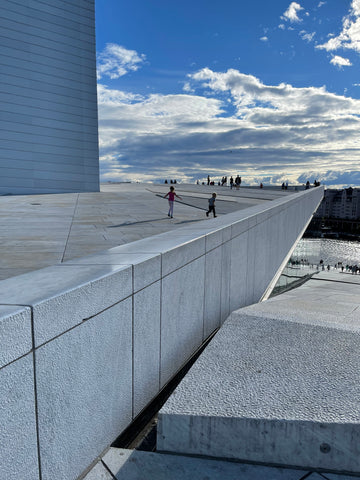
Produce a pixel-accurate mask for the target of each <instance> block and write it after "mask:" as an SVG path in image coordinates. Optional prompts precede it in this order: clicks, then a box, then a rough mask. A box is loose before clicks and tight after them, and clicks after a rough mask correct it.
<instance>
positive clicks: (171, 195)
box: [164, 187, 182, 218]
mask: <svg viewBox="0 0 360 480" xmlns="http://www.w3.org/2000/svg"><path fill="white" fill-rule="evenodd" d="M166 197H168V199H169V213H168V217H170V218H173V212H174V201H175V197H177V198H180V200H182V198H181V197H180V195H176V193H175V188H174V187H170V191H169V192H168V193H167V194H166V195H165V196H164V198H166Z"/></svg>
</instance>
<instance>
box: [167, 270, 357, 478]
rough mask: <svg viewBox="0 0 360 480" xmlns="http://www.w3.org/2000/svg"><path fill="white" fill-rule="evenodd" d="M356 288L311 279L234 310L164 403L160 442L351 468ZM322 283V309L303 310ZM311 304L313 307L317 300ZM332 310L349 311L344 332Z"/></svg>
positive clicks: (187, 449)
mask: <svg viewBox="0 0 360 480" xmlns="http://www.w3.org/2000/svg"><path fill="white" fill-rule="evenodd" d="M322 278H324V277H322ZM341 286H342V289H341ZM333 287H334V289H333V290H332V288H333ZM354 288H355V289H356V291H357V294H356V292H355V291H351V292H349V291H348V289H349V284H342V285H341V283H338V282H335V283H333V282H329V281H320V282H319V281H318V282H316V281H315V280H314V281H311V282H308V283H307V284H305V285H304V286H302V287H300V288H298V289H296V290H293V291H291V292H289V293H288V294H284V295H281V296H279V297H275V298H273V299H271V300H270V301H267V302H263V303H261V304H258V305H252V306H250V307H247V308H244V309H241V310H238V311H237V312H233V313H232V315H231V317H230V318H229V319H228V320H227V321H226V322H225V324H224V325H223V327H222V329H221V330H220V331H219V332H218V333H217V335H216V336H215V338H214V339H213V340H212V342H211V343H210V344H209V346H208V347H207V348H206V350H205V351H204V352H203V354H202V355H201V356H200V358H199V359H198V360H197V362H196V363H195V364H194V366H193V367H192V368H191V370H190V371H189V373H188V374H187V375H186V377H185V378H184V379H183V381H182V382H181V384H180V385H179V386H178V388H177V389H176V390H175V392H174V393H173V395H172V396H171V397H170V398H169V400H168V401H167V403H166V404H165V405H164V407H163V408H162V410H161V412H160V415H159V431H158V448H159V449H160V450H167V451H171V452H178V453H187V454H200V455H210V456H216V457H223V458H236V459H239V460H250V461H259V462H269V463H275V464H276V463H277V464H283V465H296V466H300V467H304V468H307V467H312V468H324V469H330V470H338V471H339V472H344V471H348V472H356V473H358V474H359V473H360V449H359V444H360V415H359V409H358V398H359V395H360V387H359V385H360V373H359V372H360V359H359V356H358V351H359V349H360V333H359V323H360V316H359V314H358V312H359V310H358V306H359V301H360V297H359V292H360V285H359V284H357V285H355V286H354ZM341 291H342V292H343V294H344V295H340V292H341ZM325 292H326V302H327V305H326V308H324V310H325V312H324V313H323V314H322V318H321V319H320V320H317V321H315V322H313V320H312V319H313V317H311V316H310V317H309V318H308V319H306V315H307V313H309V312H311V308H310V305H311V304H314V302H315V299H316V298H317V299H319V297H321V296H322V295H324V294H325ZM309 294H310V295H311V298H310V300H309V303H308V304H306V305H305V306H304V308H302V302H301V300H305V298H307V296H308V295H309ZM340 298H341V304H340V305H339V299H340ZM346 300H348V302H347V301H346ZM356 302H358V304H356ZM314 308H315V310H316V311H315V313H316V314H317V315H319V313H320V312H321V306H319V305H318V306H315V307H314ZM339 311H340V312H341V311H345V312H347V313H346V314H344V318H345V319H346V318H348V317H349V315H350V317H351V319H352V322H353V325H352V328H351V331H349V330H350V329H349V327H348V325H345V327H344V326H342V325H341V320H342V318H337V314H338V312H339ZM354 311H355V312H357V313H356V318H357V321H355V317H354V315H352V316H351V312H352V313H354ZM331 312H335V315H333V314H332V313H331ZM257 313H259V315H258V316H256V314H257ZM274 317H276V318H274ZM298 318H299V319H300V320H299V321H298V320H297V319H298ZM356 323H357V327H355V324H356ZM324 446H325V447H324ZM324 448H325V451H324ZM327 449H328V451H327Z"/></svg>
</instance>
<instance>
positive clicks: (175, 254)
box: [162, 237, 205, 276]
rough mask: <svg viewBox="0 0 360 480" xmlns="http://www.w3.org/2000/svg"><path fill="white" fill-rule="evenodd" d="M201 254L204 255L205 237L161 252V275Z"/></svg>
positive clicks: (172, 270)
mask: <svg viewBox="0 0 360 480" xmlns="http://www.w3.org/2000/svg"><path fill="white" fill-rule="evenodd" d="M202 255H205V237H200V238H197V239H196V240H193V241H191V242H187V243H185V244H182V245H179V246H177V247H176V248H173V249H171V250H167V251H165V252H163V254H162V275H163V276H164V275H168V274H169V273H171V272H174V271H175V270H177V269H178V268H181V267H183V266H184V265H186V264H187V263H189V262H192V261H193V260H195V259H196V258H199V257H201V256H202Z"/></svg>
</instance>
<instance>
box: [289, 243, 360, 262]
mask: <svg viewBox="0 0 360 480" xmlns="http://www.w3.org/2000/svg"><path fill="white" fill-rule="evenodd" d="M292 258H293V259H294V260H302V259H303V260H308V261H309V262H310V263H314V264H318V263H319V262H320V260H323V261H324V263H325V265H331V266H334V265H335V264H336V263H338V262H342V263H343V264H344V265H346V264H347V265H354V264H357V265H359V264H360V242H350V241H346V240H333V239H328V238H303V239H301V240H300V242H299V243H298V245H297V246H296V249H295V250H294V252H293V255H292Z"/></svg>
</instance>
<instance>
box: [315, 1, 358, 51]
mask: <svg viewBox="0 0 360 480" xmlns="http://www.w3.org/2000/svg"><path fill="white" fill-rule="evenodd" d="M316 48H319V49H323V50H326V51H328V52H329V51H334V50H339V49H344V50H353V51H355V52H358V53H360V0H352V2H351V6H350V11H349V13H348V15H346V16H345V17H344V18H343V21H342V31H341V32H340V34H339V35H337V36H334V37H332V38H330V40H328V41H327V42H326V43H323V44H321V45H317V47H316Z"/></svg>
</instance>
